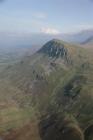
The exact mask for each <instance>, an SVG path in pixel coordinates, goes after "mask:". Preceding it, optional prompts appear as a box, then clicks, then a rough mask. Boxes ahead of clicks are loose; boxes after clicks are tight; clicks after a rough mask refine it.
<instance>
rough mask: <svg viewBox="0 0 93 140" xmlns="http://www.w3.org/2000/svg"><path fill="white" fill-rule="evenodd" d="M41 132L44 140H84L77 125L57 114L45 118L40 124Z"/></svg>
mask: <svg viewBox="0 0 93 140" xmlns="http://www.w3.org/2000/svg"><path fill="white" fill-rule="evenodd" d="M39 132H40V136H41V139H42V140H84V136H83V133H82V131H81V129H80V128H79V126H78V125H77V124H74V123H73V122H72V121H71V120H69V119H68V118H63V117H58V116H57V114H52V115H48V116H46V117H43V119H42V120H41V122H40V123H39Z"/></svg>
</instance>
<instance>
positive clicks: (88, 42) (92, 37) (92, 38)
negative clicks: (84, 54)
mask: <svg viewBox="0 0 93 140" xmlns="http://www.w3.org/2000/svg"><path fill="white" fill-rule="evenodd" d="M82 44H83V45H88V44H90V45H91V44H93V36H91V37H89V38H88V39H87V40H85V41H84V42H82Z"/></svg>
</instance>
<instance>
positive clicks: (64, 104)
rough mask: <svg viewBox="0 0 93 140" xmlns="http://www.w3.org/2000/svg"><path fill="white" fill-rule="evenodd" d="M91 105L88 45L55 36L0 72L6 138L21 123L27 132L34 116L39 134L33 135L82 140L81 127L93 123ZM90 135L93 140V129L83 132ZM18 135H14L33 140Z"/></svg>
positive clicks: (92, 67)
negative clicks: (34, 51)
mask: <svg viewBox="0 0 93 140" xmlns="http://www.w3.org/2000/svg"><path fill="white" fill-rule="evenodd" d="M92 110H93V56H92V52H91V51H90V50H86V49H84V48H80V47H78V46H77V45H73V44H69V43H67V42H64V41H60V40H57V39H53V40H51V41H49V42H48V43H46V44H45V45H44V46H43V47H42V48H41V49H40V50H39V51H37V52H36V53H35V54H34V55H31V56H25V57H24V58H23V59H22V60H20V62H17V63H16V64H14V65H11V66H8V67H6V68H5V69H4V70H3V72H1V73H0V119H1V120H2V121H1V122H0V133H1V136H3V137H5V140H7V139H8V140H10V136H9V134H10V135H11V134H12V133H13V134H14V130H15V129H16V131H17V132H16V133H18V134H19V132H20V129H21V128H22V127H23V128H24V130H25V133H26V130H27V129H26V128H27V126H26V127H25V125H26V124H29V125H30V122H31V121H32V120H33V118H34V121H35V122H37V125H38V126H37V127H38V130H39V134H38V135H40V136H38V138H33V139H32V140H39V138H40V137H41V139H42V140H51V139H53V140H57V139H58V140H59V139H62V140H67V139H68V137H69V138H70V139H71V140H72V139H73V140H83V132H86V130H87V128H89V127H90V126H92V124H93V112H92ZM29 127H31V126H29ZM35 127H36V125H35ZM55 128H56V129H55ZM32 129H34V128H31V130H32ZM22 130H23V129H22ZM35 130H36V129H35ZM28 131H30V129H29V130H28ZM28 131H27V133H28ZM7 132H8V133H9V134H8V135H7V134H6V133H7ZM63 132H64V133H63ZM70 132H71V133H70ZM29 133H30V132H29ZM56 133H57V137H58V138H57V137H56ZM15 135H17V134H15ZM15 135H14V136H15ZM20 135H21V134H20ZM33 135H34V134H33ZM66 135H68V137H66ZM90 136H91V138H90V139H91V140H92V133H91V131H89V133H88V135H86V133H85V139H86V137H87V139H89V137H90ZM19 137H20V136H19ZM19 137H17V138H14V137H13V138H12V139H13V140H14V139H15V140H21V139H22V140H30V138H29V137H27V138H25V139H24V138H22V137H21V138H19ZM71 137H73V138H71Z"/></svg>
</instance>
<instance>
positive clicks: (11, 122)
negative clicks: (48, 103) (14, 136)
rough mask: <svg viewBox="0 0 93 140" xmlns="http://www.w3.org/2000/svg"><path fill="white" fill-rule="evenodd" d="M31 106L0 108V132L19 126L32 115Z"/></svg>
mask: <svg viewBox="0 0 93 140" xmlns="http://www.w3.org/2000/svg"><path fill="white" fill-rule="evenodd" d="M34 112H35V111H33V109H32V108H23V109H21V108H17V107H8V108H5V109H1V110H0V132H6V131H9V130H12V129H14V128H20V127H22V126H24V125H25V124H27V123H28V122H30V121H31V119H32V118H33V117H34Z"/></svg>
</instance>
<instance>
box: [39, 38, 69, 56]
mask: <svg viewBox="0 0 93 140" xmlns="http://www.w3.org/2000/svg"><path fill="white" fill-rule="evenodd" d="M40 52H43V53H45V54H47V55H49V57H52V58H59V57H62V58H63V57H64V58H66V57H67V55H68V51H67V48H65V47H64V43H63V44H62V43H60V42H58V40H52V41H50V42H48V43H46V44H45V45H44V46H43V48H42V49H41V50H40Z"/></svg>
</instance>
